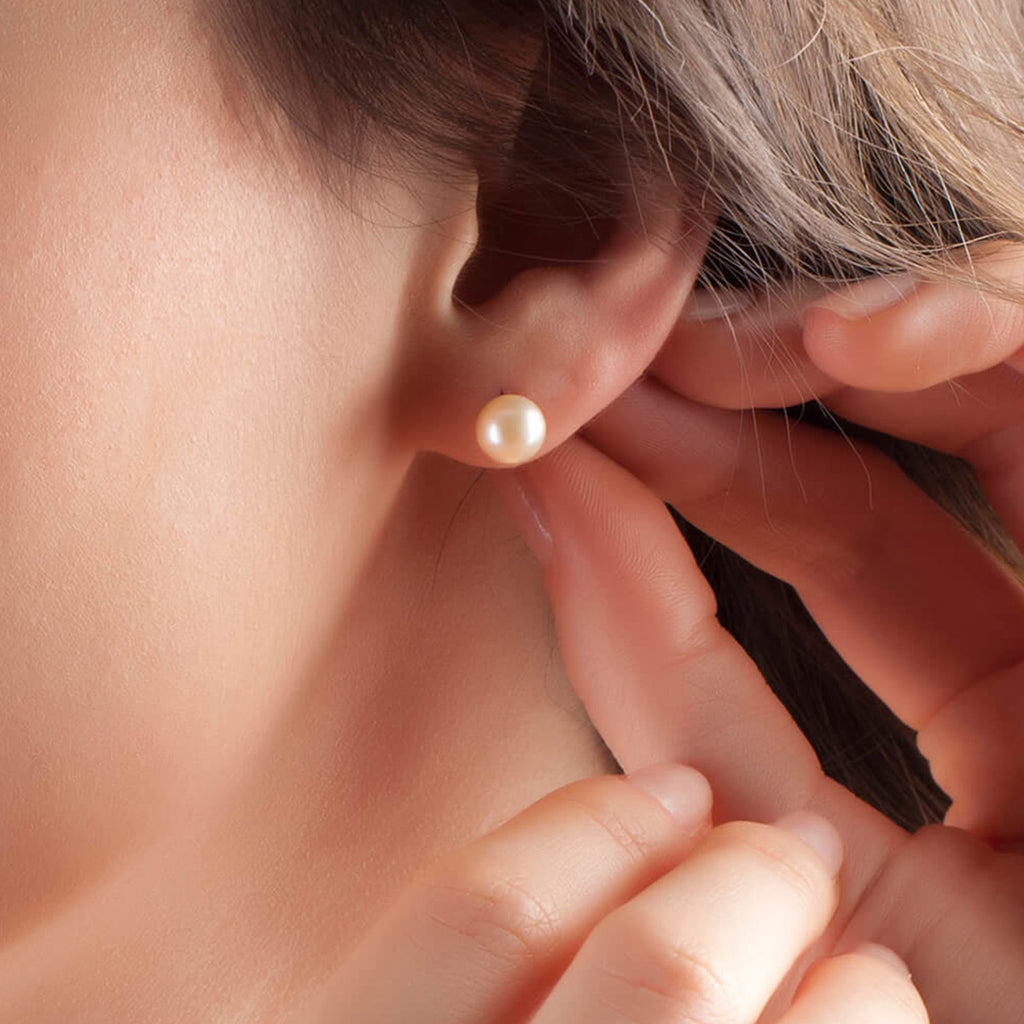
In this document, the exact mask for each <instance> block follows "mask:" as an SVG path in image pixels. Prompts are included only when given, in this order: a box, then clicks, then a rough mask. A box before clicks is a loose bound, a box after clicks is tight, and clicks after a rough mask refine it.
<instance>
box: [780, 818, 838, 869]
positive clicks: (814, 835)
mask: <svg viewBox="0 0 1024 1024" xmlns="http://www.w3.org/2000/svg"><path fill="white" fill-rule="evenodd" d="M775 827H776V828H781V829H783V830H784V831H786V832H792V833H793V835H795V836H799V837H800V838H801V839H802V840H803V841H804V842H805V843H806V844H807V845H808V846H809V847H810V848H811V849H812V850H814V852H815V853H816V854H817V855H818V856H819V857H820V858H821V859H822V861H823V862H824V864H825V867H827V868H828V870H829V871H830V872H831V873H832V874H833V875H838V874H839V868H840V866H841V865H842V863H843V841H842V839H840V838H839V833H838V832H837V831H836V827H835V825H833V824H832V822H830V821H828V820H827V819H826V818H823V817H821V815H820V814H812V813H811V812H810V811H794V812H793V813H792V814H787V815H785V816H783V817H781V818H779V820H778V821H776V822H775Z"/></svg>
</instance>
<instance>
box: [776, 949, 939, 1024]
mask: <svg viewBox="0 0 1024 1024" xmlns="http://www.w3.org/2000/svg"><path fill="white" fill-rule="evenodd" d="M889 958H892V959H889ZM901 963H902V962H901V961H900V960H899V958H898V957H897V956H896V954H895V953H893V952H892V951H891V950H888V949H886V948H885V947H884V946H872V945H870V944H865V946H864V947H862V948H861V949H860V950H854V951H853V952H852V953H845V954H843V955H842V956H834V957H829V958H828V959H827V960H819V961H818V962H817V963H816V964H814V965H813V966H812V967H811V969H810V970H809V971H808V972H807V974H806V975H804V978H803V981H802V982H801V984H800V988H799V989H798V990H797V994H796V998H795V999H794V1001H793V1005H792V1006H791V1007H790V1009H789V1010H788V1011H787V1012H786V1013H785V1014H784V1016H783V1017H782V1018H781V1019H780V1020H779V1021H778V1024H825V1022H826V1021H827V1022H828V1024H928V1010H927V1009H926V1008H925V1005H924V1001H923V1000H922V999H921V995H920V993H919V992H918V991H917V989H916V988H915V987H914V983H913V981H912V980H911V977H910V971H908V970H907V969H906V967H905V966H901Z"/></svg>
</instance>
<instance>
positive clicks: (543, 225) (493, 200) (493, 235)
mask: <svg viewBox="0 0 1024 1024" xmlns="http://www.w3.org/2000/svg"><path fill="white" fill-rule="evenodd" d="M558 109H559V103H558V100H557V98H554V97H553V95H552V92H551V81H550V79H549V78H547V77H546V76H545V75H542V74H538V75H537V77H536V78H535V79H534V82H533V84H532V87H531V89H530V93H529V95H528V97H527V100H526V103H525V104H524V107H523V115H522V118H521V121H520V123H519V125H518V128H517V132H516V138H515V143H514V145H513V146H512V148H511V150H510V151H509V152H508V153H507V154H506V159H505V160H504V161H501V162H500V163H498V162H495V161H491V162H489V163H485V164H484V165H483V166H479V165H478V167H477V173H478V179H479V180H478V189H477V219H478V243H477V247H476V249H475V250H474V252H473V254H472V256H471V257H470V258H469V260H468V261H467V262H466V264H465V265H464V267H463V268H462V272H461V273H460V274H459V277H458V279H457V281H456V283H455V287H454V289H453V300H454V301H455V302H456V303H457V304H459V305H463V306H469V307H473V306H478V305H481V304H483V303H485V302H487V301H488V300H489V299H491V298H493V297H494V296H495V295H496V294H498V293H499V292H500V291H501V290H502V288H503V287H504V286H505V285H506V284H507V283H508V282H509V281H510V280H512V278H514V277H515V276H516V275H517V274H519V273H520V272H522V271H523V270H526V269H528V268H530V267H536V266H542V265H545V264H559V263H567V262H576V263H579V262H584V261H586V260H589V259H592V258H593V257H594V256H596V255H597V254H598V253H599V252H600V251H601V248H602V246H603V245H604V244H605V242H606V241H607V240H608V238H609V236H610V235H611V233H612V232H613V231H614V229H615V226H616V223H617V220H618V218H619V215H620V213H621V209H622V207H623V205H624V201H623V196H622V194H621V192H622V189H621V185H620V184H619V183H618V182H617V181H614V180H613V179H612V178H611V177H609V166H610V165H611V164H612V163H613V162H614V164H615V166H616V167H621V156H619V157H618V158H617V159H614V161H613V160H612V159H609V147H608V139H607V136H605V135H603V133H600V132H595V133H591V134H588V133H586V132H583V131H571V130H567V128H566V125H565V121H564V118H563V119H560V118H559V117H558V115H557V111H558Z"/></svg>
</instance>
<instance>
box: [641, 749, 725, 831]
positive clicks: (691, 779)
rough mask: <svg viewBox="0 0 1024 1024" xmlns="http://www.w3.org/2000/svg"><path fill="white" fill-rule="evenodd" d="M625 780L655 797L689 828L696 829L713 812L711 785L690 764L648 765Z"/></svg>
mask: <svg viewBox="0 0 1024 1024" xmlns="http://www.w3.org/2000/svg"><path fill="white" fill-rule="evenodd" d="M626 778H627V779H628V780H629V781H630V782H632V783H633V785H634V786H639V787H640V788H641V789H642V790H643V791H644V792H645V793H648V794H650V795H651V796H653V797H654V799H655V800H657V801H658V803H659V804H661V806H662V807H664V808H665V810H666V811H668V813H669V814H671V815H672V817H673V818H675V819H676V821H677V822H678V823H679V824H680V825H683V826H685V827H686V828H691V829H692V828H696V827H697V825H699V824H700V823H701V822H702V821H703V820H704V819H705V817H706V816H707V815H708V813H709V812H710V810H711V784H710V783H709V782H708V780H707V779H706V778H704V776H703V775H701V773H700V772H699V771H697V769H696V768H691V767H690V766H689V765H685V764H674V763H672V764H658V765H648V766H646V767H644V768H639V769H637V771H635V772H630V773H629V774H628V775H627V776H626Z"/></svg>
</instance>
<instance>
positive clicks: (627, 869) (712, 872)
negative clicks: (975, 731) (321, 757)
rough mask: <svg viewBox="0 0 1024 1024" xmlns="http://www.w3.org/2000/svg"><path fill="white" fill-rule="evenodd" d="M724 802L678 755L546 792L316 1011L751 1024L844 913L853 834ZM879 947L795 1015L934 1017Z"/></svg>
mask: <svg viewBox="0 0 1024 1024" xmlns="http://www.w3.org/2000/svg"><path fill="white" fill-rule="evenodd" d="M710 808H711V791H710V788H709V786H708V783H707V781H706V780H705V779H704V778H703V777H702V776H701V775H700V774H699V773H698V772H696V771H694V770H693V769H690V768H684V767H682V766H678V765H668V766H662V767H661V769H660V770H659V769H655V770H650V769H648V770H645V771H641V772H639V773H636V774H635V775H634V776H632V777H631V778H623V777H622V776H600V777H597V778H592V779H585V780H583V781H581V782H576V783H572V784H570V785H568V786H565V787H563V788H562V789H559V790H557V791H556V792H554V793H551V794H549V795H548V796H546V797H545V798H544V799H542V800H540V801H539V802H538V803H536V804H534V805H533V806H532V807H530V808H528V809H527V810H525V811H524V812H522V813H521V814H519V815H517V816H516V817H514V818H512V819H511V820H510V821H508V822H506V823H505V824H503V825H502V826H501V827H500V828H498V829H497V830H496V831H494V832H493V833H491V834H489V835H486V836H484V837H483V838H481V839H478V840H476V841H475V842H473V843H471V844H470V845H469V846H467V847H465V848H464V849H462V850H459V851H457V852H456V853H454V854H451V855H449V856H447V857H446V858H444V859H443V860H442V861H441V862H440V863H437V864H434V865H432V866H430V867H429V868H428V869H426V870H425V872H424V873H423V874H422V875H421V876H420V877H419V878H418V879H417V880H416V881H415V882H414V883H413V884H412V885H411V886H410V887H409V888H408V889H407V890H406V891H405V892H403V893H402V894H400V896H399V897H398V899H397V900H396V901H395V902H394V903H393V904H392V905H391V907H390V908H389V909H388V911H387V912H386V913H385V914H384V916H383V917H382V918H381V919H380V920H379V921H378V922H377V924H376V925H375V927H374V928H373V929H372V930H371V932H370V934H369V935H368V936H367V937H366V939H365V940H364V941H363V942H362V943H361V945H360V946H359V947H358V948H357V949H356V951H355V952H354V953H353V954H352V955H351V956H350V957H349V958H348V959H347V960H346V962H345V964H344V966H343V969H342V972H341V973H340V974H339V975H338V976H337V977H336V978H335V979H334V980H333V982H332V984H331V986H330V989H329V991H328V992H326V993H325V997H324V999H323V1000H322V1004H321V1006H322V1009H321V1011H320V1013H319V1015H318V1016H317V1017H316V1018H315V1019H316V1020H317V1021H322V1024H342V1022H344V1024H405V1022H408V1021H415V1022H416V1024H512V1022H524V1024H525V1022H526V1021H530V1022H531V1024H566V1022H568V1021H587V1022H588V1024H625V1022H627V1021H628V1022H631V1024H646V1022H650V1024H662V1022H668V1021H682V1020H686V1021H688V1022H693V1024H701V1022H706V1024H717V1022H719V1021H724V1020H729V1021H733V1022H735V1024H754V1022H755V1021H756V1020H757V1019H758V1017H759V1015H760V1013H761V1011H762V1009H763V1007H764V1006H765V1005H766V1004H767V1003H768V1001H769V999H770V997H771V996H772V993H773V992H774V991H775V989H776V988H777V986H778V985H779V983H780V982H781V981H782V979H783V978H784V977H785V976H786V975H787V973H788V972H789V971H790V969H791V967H792V965H793V962H794V961H795V960H796V959H797V958H798V957H799V956H800V954H801V953H802V952H803V951H804V950H805V949H806V947H807V946H808V945H809V944H810V943H811V942H812V941H813V940H814V939H816V938H817V937H818V936H820V935H821V933H822V931H823V930H824V929H825V927H826V925H827V923H828V921H829V919H830V917H831V915H832V913H833V911H834V909H835V906H836V898H837V897H836V882H835V872H836V870H837V869H838V867H839V863H840V860H841V857H842V847H841V844H840V841H839V837H838V835H837V834H836V833H835V830H834V829H832V828H831V827H830V826H829V825H828V823H827V822H824V821H822V820H821V819H820V818H816V817H813V816H808V815H801V814H797V815H795V816H790V817H788V818H785V819H783V820H782V821H780V822H777V823H776V824H775V825H774V826H770V825H762V824H757V823H752V822H733V823H731V824H727V825H721V826H719V827H717V828H711V826H710ZM878 952H879V950H878V948H875V949H874V950H872V949H870V948H868V949H861V950H858V951H855V952H853V953H850V954H849V955H846V956H839V957H834V958H831V959H829V960H825V961H822V962H821V963H819V964H817V965H816V966H815V968H814V969H813V971H812V972H811V973H810V974H809V975H808V976H807V978H806V979H805V980H804V982H803V984H802V985H801V988H800V991H799V994H798V996H797V998H796V1000H795V1002H794V1003H793V1005H792V1008H791V1009H790V1010H789V1012H788V1013H787V1014H786V1016H784V1017H783V1018H782V1021H783V1024H838V1022H840V1021H841V1022H842V1024H925V1022H926V1021H927V1015H926V1013H925V1010H924V1005H923V1003H922V1002H921V999H920V996H919V995H918V993H917V992H916V990H915V989H914V987H913V984H912V983H911V981H910V978H909V975H908V973H907V972H906V971H905V970H904V969H901V967H900V966H899V965H898V964H895V965H894V964H893V963H891V962H889V961H888V960H886V959H881V958H879V957H878ZM886 952H887V951H885V950H884V949H882V950H881V953H882V955H883V956H884V955H885V954H886ZM888 955H889V956H890V957H891V956H892V953H891V952H889V953H888Z"/></svg>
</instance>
